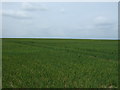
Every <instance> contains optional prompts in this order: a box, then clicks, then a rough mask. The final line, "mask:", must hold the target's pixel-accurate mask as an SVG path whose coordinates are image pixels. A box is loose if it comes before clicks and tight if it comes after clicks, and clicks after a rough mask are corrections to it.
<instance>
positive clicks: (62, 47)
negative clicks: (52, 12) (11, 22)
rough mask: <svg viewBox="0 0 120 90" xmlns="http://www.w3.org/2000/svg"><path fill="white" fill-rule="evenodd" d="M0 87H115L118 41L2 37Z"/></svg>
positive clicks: (116, 84) (116, 81)
mask: <svg viewBox="0 0 120 90" xmlns="http://www.w3.org/2000/svg"><path fill="white" fill-rule="evenodd" d="M2 43H3V47H2V48H3V53H2V54H3V55H2V58H3V63H2V64H3V67H2V68H3V72H2V73H3V76H2V78H3V84H2V85H3V86H2V87H3V88H117V87H118V60H117V58H118V41H117V40H79V39H78V40H77V39H76V40H75V39H15V38H14V39H12V38H11V39H5V38H4V39H3V42H2Z"/></svg>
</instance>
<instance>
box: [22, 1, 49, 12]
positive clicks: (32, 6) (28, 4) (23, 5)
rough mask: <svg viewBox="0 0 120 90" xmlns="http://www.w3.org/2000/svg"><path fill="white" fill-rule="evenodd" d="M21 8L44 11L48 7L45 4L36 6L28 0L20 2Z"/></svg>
mask: <svg viewBox="0 0 120 90" xmlns="http://www.w3.org/2000/svg"><path fill="white" fill-rule="evenodd" d="M22 9H23V10H26V11H37V10H41V11H46V10H48V8H47V6H46V5H45V4H40V5H39V6H37V5H33V4H31V3H28V2H23V3H22Z"/></svg>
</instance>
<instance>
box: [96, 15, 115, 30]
mask: <svg viewBox="0 0 120 90" xmlns="http://www.w3.org/2000/svg"><path fill="white" fill-rule="evenodd" d="M94 24H95V27H97V28H101V29H108V28H112V27H113V26H114V23H113V22H111V21H110V19H108V18H106V17H103V16H98V17H96V18H95V20H94Z"/></svg>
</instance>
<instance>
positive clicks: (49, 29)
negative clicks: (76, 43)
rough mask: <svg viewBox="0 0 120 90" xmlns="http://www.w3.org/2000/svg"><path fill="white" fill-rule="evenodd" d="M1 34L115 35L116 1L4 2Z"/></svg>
mask: <svg viewBox="0 0 120 90" xmlns="http://www.w3.org/2000/svg"><path fill="white" fill-rule="evenodd" d="M2 15H3V17H2V21H3V22H2V26H3V27H2V31H3V38H8V37H25V38H27V37H41V38H43V37H50V38H58V37H59V38H117V37H118V26H117V24H118V23H117V22H118V18H117V16H118V3H117V2H111V3H110V2H103V3H102V2H101V3H100V2H85V3H83V2H74V3H73V2H66V3H65V2H57V3H53V2H46V3H41V2H39V3H34V2H31V3H28V2H26V3H25V2H21V3H20V2H18V3H17V2H16V3H15V2H8V3H7V2H6V3H3V4H2Z"/></svg>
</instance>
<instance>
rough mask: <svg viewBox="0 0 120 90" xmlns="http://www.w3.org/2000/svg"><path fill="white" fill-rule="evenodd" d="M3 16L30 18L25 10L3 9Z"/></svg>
mask: <svg viewBox="0 0 120 90" xmlns="http://www.w3.org/2000/svg"><path fill="white" fill-rule="evenodd" d="M2 15H3V16H8V17H14V18H21V19H22V18H30V17H29V16H28V15H27V13H26V12H24V11H15V10H3V11H2Z"/></svg>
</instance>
